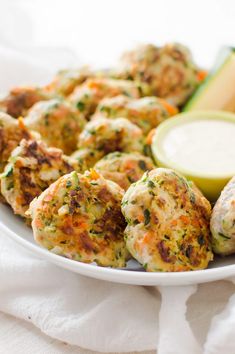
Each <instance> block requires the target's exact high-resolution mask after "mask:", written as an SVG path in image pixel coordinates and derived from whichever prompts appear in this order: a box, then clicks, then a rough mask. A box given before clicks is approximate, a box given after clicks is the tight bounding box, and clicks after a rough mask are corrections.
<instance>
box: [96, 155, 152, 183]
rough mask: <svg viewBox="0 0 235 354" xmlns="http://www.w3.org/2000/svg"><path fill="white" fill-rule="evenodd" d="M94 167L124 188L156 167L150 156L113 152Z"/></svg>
mask: <svg viewBox="0 0 235 354" xmlns="http://www.w3.org/2000/svg"><path fill="white" fill-rule="evenodd" d="M94 168H95V169H96V170H97V171H98V172H99V173H100V174H102V176H103V177H104V178H106V179H109V180H111V181H113V182H116V183H117V184H118V185H119V186H120V187H122V188H123V189H124V190H127V189H128V188H129V187H130V185H131V184H132V183H134V182H137V181H138V180H139V179H140V178H141V177H142V175H143V174H144V172H146V171H150V170H152V169H153V168H154V164H153V162H152V160H151V159H150V158H149V157H146V156H143V155H141V154H139V153H121V152H113V153H110V154H108V155H106V156H105V157H104V158H103V159H101V160H100V161H98V162H97V163H96V164H95V166H94Z"/></svg>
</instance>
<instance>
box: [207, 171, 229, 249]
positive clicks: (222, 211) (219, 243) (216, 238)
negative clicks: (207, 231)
mask: <svg viewBox="0 0 235 354" xmlns="http://www.w3.org/2000/svg"><path fill="white" fill-rule="evenodd" d="M211 233H212V248H213V251H214V252H215V253H218V254H221V255H229V254H233V253H235V177H233V178H232V179H231V180H230V182H229V183H228V184H227V185H226V186H225V188H224V189H223V191H222V192H221V195H220V197H219V199H218V200H217V202H216V204H215V206H214V208H213V211H212V217H211Z"/></svg>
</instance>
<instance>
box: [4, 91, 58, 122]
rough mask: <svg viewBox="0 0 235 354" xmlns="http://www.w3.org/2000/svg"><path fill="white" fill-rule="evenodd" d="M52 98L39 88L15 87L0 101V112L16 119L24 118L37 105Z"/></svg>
mask: <svg viewBox="0 0 235 354" xmlns="http://www.w3.org/2000/svg"><path fill="white" fill-rule="evenodd" d="M51 98H52V95H51V94H50V93H49V92H47V91H46V90H44V89H42V88H39V87H32V86H19V87H14V88H13V89H11V91H10V92H9V94H8V95H7V96H6V97H4V98H3V99H1V100H0V110H1V111H3V112H5V113H7V114H9V115H11V116H12V117H15V118H18V117H24V116H25V115H26V114H27V113H28V110H29V109H30V108H31V107H32V106H33V105H34V104H35V103H37V102H39V101H45V100H49V99H51Z"/></svg>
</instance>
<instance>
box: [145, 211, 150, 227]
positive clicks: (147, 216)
mask: <svg viewBox="0 0 235 354" xmlns="http://www.w3.org/2000/svg"><path fill="white" fill-rule="evenodd" d="M149 223H150V211H149V210H148V209H145V210H144V225H148V224H149Z"/></svg>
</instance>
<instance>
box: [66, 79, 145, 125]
mask: <svg viewBox="0 0 235 354" xmlns="http://www.w3.org/2000/svg"><path fill="white" fill-rule="evenodd" d="M117 95H126V96H129V97H134V98H138V97H140V86H139V85H137V84H135V83H134V82H132V81H128V80H113V79H107V78H92V79H88V80H87V81H85V82H84V83H83V84H82V85H80V86H78V87H77V88H76V89H75V90H74V92H73V93H72V94H71V95H70V96H69V100H70V102H71V103H72V104H73V105H74V106H75V107H76V108H77V110H78V111H79V112H81V113H83V114H84V115H85V117H86V118H87V119H88V120H89V118H90V116H91V115H92V114H93V113H94V112H95V110H96V107H97V105H98V103H99V102H100V100H102V99H103V98H104V97H114V96H117Z"/></svg>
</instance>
